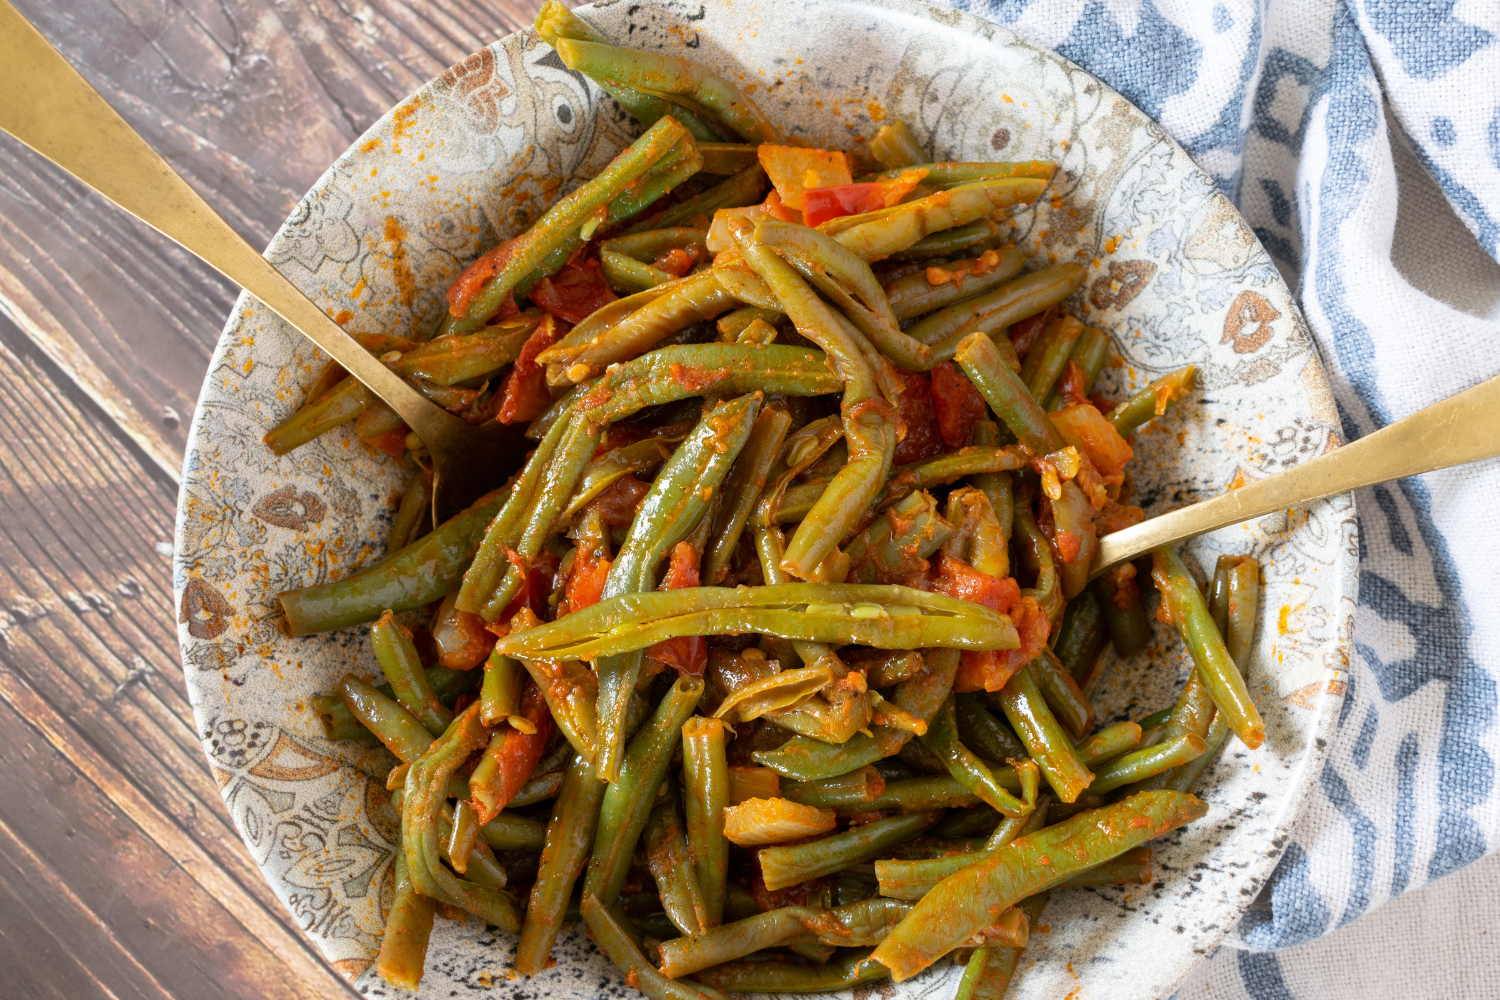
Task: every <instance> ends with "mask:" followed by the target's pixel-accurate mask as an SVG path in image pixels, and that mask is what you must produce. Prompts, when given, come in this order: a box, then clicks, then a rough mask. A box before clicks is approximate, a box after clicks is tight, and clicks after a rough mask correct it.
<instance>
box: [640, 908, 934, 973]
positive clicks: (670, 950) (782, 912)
mask: <svg viewBox="0 0 1500 1000" xmlns="http://www.w3.org/2000/svg"><path fill="white" fill-rule="evenodd" d="M910 910H911V906H910V905H909V904H907V903H903V902H899V901H897V900H894V899H882V898H880V897H878V896H877V897H873V898H870V899H864V900H860V901H859V902H857V903H850V904H849V905H847V906H837V907H832V908H829V907H821V906H783V907H779V908H777V909H774V910H768V911H766V912H765V913H759V914H756V915H755V916H753V917H747V918H745V919H744V920H736V921H735V922H734V923H731V924H725V925H724V926H722V927H715V928H713V929H711V930H707V931H704V932H703V933H702V934H699V935H697V936H695V937H680V938H677V939H675V940H672V941H663V942H662V943H661V971H662V973H663V974H664V975H667V976H671V977H672V978H673V979H676V978H677V977H679V976H690V975H693V974H694V973H696V972H700V971H702V970H703V969H707V968H709V967H710V966H714V965H721V964H723V963H724V962H729V961H733V960H734V959H737V958H743V957H745V956H746V955H749V954H752V953H753V952H757V951H763V950H764V949H766V948H774V947H776V946H778V945H781V944H785V943H786V942H788V941H790V940H791V939H793V938H796V937H799V936H802V935H810V936H812V937H814V938H816V939H817V940H818V941H820V942H822V943H823V944H825V945H833V946H835V947H857V946H867V945H874V944H879V943H880V942H881V941H883V940H884V939H885V936H886V934H888V933H890V930H891V928H892V927H894V926H896V924H897V923H898V922H900V920H901V918H902V917H904V916H906V914H907V913H908V912H910Z"/></svg>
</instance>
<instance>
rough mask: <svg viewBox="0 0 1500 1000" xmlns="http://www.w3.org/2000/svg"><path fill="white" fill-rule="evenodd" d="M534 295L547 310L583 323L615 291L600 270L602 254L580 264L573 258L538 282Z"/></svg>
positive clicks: (532, 298)
mask: <svg viewBox="0 0 1500 1000" xmlns="http://www.w3.org/2000/svg"><path fill="white" fill-rule="evenodd" d="M530 298H531V301H532V302H534V303H535V304H536V305H537V306H538V307H539V308H540V309H541V310H542V311H543V312H545V313H550V314H551V315H553V316H556V317H557V318H558V319H560V320H563V321H564V322H567V323H582V322H583V321H584V320H586V319H588V317H589V314H590V313H592V312H593V311H594V310H595V309H598V308H599V307H600V306H603V305H607V304H609V303H611V302H613V301H614V300H615V293H614V291H613V290H611V289H610V287H609V283H608V282H606V281H605V280H604V274H603V273H602V272H601V271H600V270H599V260H598V258H596V257H590V258H588V259H587V260H585V261H583V262H582V263H581V264H578V265H574V264H573V263H572V262H571V261H569V262H568V264H566V265H564V267H563V269H562V270H561V271H559V272H558V273H557V274H555V275H553V276H552V277H550V278H543V279H542V280H541V281H539V282H537V284H536V287H535V288H533V289H532V290H531V295H530Z"/></svg>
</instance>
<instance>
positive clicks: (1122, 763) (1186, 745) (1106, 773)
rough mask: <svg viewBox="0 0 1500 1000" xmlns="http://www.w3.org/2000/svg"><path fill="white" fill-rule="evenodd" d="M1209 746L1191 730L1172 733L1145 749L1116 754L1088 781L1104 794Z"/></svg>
mask: <svg viewBox="0 0 1500 1000" xmlns="http://www.w3.org/2000/svg"><path fill="white" fill-rule="evenodd" d="M1206 749H1208V744H1207V743H1205V742H1204V741H1203V737H1201V736H1198V735H1195V734H1193V733H1188V734H1186V735H1183V736H1172V737H1169V738H1167V739H1165V740H1163V741H1162V742H1161V743H1158V744H1156V745H1155V746H1150V747H1146V748H1145V749H1143V750H1132V751H1131V752H1130V753H1127V754H1125V755H1124V756H1123V757H1116V758H1115V759H1114V760H1112V761H1110V762H1109V763H1108V764H1105V765H1103V766H1101V767H1100V768H1099V769H1098V770H1096V771H1095V772H1094V780H1093V781H1092V782H1090V783H1089V789H1088V790H1089V794H1091V795H1104V794H1107V793H1109V792H1112V791H1114V790H1115V789H1116V788H1120V787H1123V786H1125V785H1129V784H1132V783H1134V782H1137V781H1144V780H1145V779H1147V778H1151V777H1154V776H1157V775H1160V774H1162V773H1163V772H1165V771H1168V770H1170V769H1172V768H1174V767H1176V766H1177V765H1179V764H1185V763H1187V762H1188V761H1190V760H1192V759H1193V758H1194V757H1197V756H1198V755H1199V754H1201V753H1203V752H1204V751H1205V750H1206Z"/></svg>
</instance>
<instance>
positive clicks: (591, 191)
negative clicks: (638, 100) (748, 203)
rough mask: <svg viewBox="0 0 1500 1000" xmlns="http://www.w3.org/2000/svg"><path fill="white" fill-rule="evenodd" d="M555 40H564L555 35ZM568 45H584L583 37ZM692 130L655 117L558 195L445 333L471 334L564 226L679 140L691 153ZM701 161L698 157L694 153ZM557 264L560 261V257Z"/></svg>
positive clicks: (618, 190)
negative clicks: (594, 171)
mask: <svg viewBox="0 0 1500 1000" xmlns="http://www.w3.org/2000/svg"><path fill="white" fill-rule="evenodd" d="M559 44H562V45H566V44H569V42H568V41H567V40H565V39H560V40H559ZM572 44H579V45H587V44H590V43H587V42H577V43H572ZM692 142H693V138H692V135H691V134H690V133H689V132H688V131H687V129H685V128H683V126H682V125H681V124H680V123H679V122H678V121H677V119H675V118H672V117H670V116H668V117H664V118H661V119H660V120H658V121H657V122H655V123H654V124H653V125H652V126H651V127H650V128H648V129H647V130H646V131H645V133H644V134H643V135H642V136H641V137H640V138H639V139H637V140H636V141H635V142H634V143H632V144H631V145H630V147H629V148H628V149H626V150H625V151H624V152H623V153H621V154H620V155H619V156H617V157H615V159H614V160H613V161H612V162H611V163H610V164H609V166H607V167H605V168H604V169H603V170H602V171H600V172H599V174H598V175H597V176H595V177H594V178H593V179H592V180H590V181H588V182H586V183H585V184H583V185H581V186H580V187H579V188H578V189H577V190H575V191H573V192H572V193H571V194H569V195H567V196H565V197H563V198H561V199H560V200H558V201H557V202H556V203H555V204H554V205H553V206H552V207H551V208H549V209H548V210H547V211H546V212H545V213H543V215H542V217H541V218H540V219H538V220H537V221H536V222H535V223H534V224H533V225H532V226H531V228H530V229H528V230H526V232H524V233H522V234H521V235H520V236H518V237H516V238H515V239H514V240H512V241H511V242H510V244H509V247H508V249H507V253H506V255H505V258H504V262H503V263H502V264H500V266H499V267H498V269H497V270H495V272H494V273H493V274H492V275H491V276H490V277H489V278H487V279H485V280H484V282H483V284H482V285H481V287H480V289H479V290H478V291H477V292H476V293H475V294H474V295H473V298H472V300H471V301H469V302H468V303H466V304H465V307H464V309H463V310H462V312H461V313H453V312H452V311H451V308H450V314H451V315H452V316H453V317H454V322H452V323H451V324H445V326H446V329H445V330H444V331H443V332H444V333H445V334H446V333H454V334H464V333H472V332H473V331H475V330H477V329H479V328H480V327H482V326H483V325H484V324H485V323H486V322H487V321H488V320H489V319H490V317H492V316H493V315H494V314H495V313H496V311H498V310H499V308H500V304H501V303H502V302H504V301H505V297H506V296H507V295H509V294H510V293H511V292H512V291H513V290H514V289H515V288H516V287H517V286H518V285H519V284H520V283H521V281H522V280H523V279H524V278H526V277H527V276H529V275H530V274H531V273H532V272H533V271H534V270H536V269H537V268H539V267H541V266H542V264H543V261H544V260H545V259H546V258H547V257H548V255H549V254H553V253H554V252H555V251H556V250H558V249H559V247H560V246H561V245H562V244H563V242H564V240H566V239H567V237H568V236H569V233H570V230H575V229H576V228H577V227H578V226H581V225H582V224H583V223H584V222H585V221H587V219H588V218H589V216H590V215H592V214H593V213H595V212H597V211H599V210H600V209H603V208H605V207H606V206H608V204H609V203H610V201H611V200H612V199H614V198H616V197H617V196H619V195H621V194H623V193H625V192H626V190H627V188H629V186H630V185H631V184H634V183H635V182H637V181H638V180H640V179H641V177H642V176H643V175H644V174H645V173H646V171H647V170H649V169H650V168H651V167H652V165H654V164H655V163H656V162H657V161H658V160H661V159H662V158H663V157H664V156H666V155H667V154H668V153H669V152H671V151H672V150H674V149H675V148H677V147H678V146H679V144H683V143H685V144H686V145H687V148H688V150H689V151H690V153H691V156H692V157H697V149H696V148H695V147H694V146H693V145H692ZM697 162H698V163H700V164H701V162H702V159H701V157H697ZM557 265H558V266H559V267H561V266H562V261H558V262H557Z"/></svg>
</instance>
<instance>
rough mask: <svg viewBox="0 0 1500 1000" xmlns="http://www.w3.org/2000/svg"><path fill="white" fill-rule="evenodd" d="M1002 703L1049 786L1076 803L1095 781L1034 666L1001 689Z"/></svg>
mask: <svg viewBox="0 0 1500 1000" xmlns="http://www.w3.org/2000/svg"><path fill="white" fill-rule="evenodd" d="M1000 703H1001V705H1002V706H1003V708H1004V710H1005V717H1006V719H1007V720H1008V721H1009V722H1010V727H1011V729H1013V730H1015V733H1016V735H1017V736H1019V737H1020V738H1021V742H1022V743H1024V744H1026V749H1027V750H1028V751H1029V752H1030V754H1031V757H1032V759H1033V760H1035V761H1036V763H1037V766H1038V767H1040V768H1041V770H1042V776H1043V777H1045V778H1046V779H1047V784H1048V785H1050V786H1051V787H1052V790H1053V791H1054V792H1055V793H1057V797H1058V798H1059V799H1060V800H1062V801H1063V802H1073V801H1075V800H1076V799H1077V798H1078V796H1079V795H1082V794H1083V791H1084V789H1086V788H1087V787H1088V785H1089V782H1090V781H1092V780H1093V778H1094V776H1093V774H1091V773H1090V772H1089V769H1088V767H1087V765H1085V764H1084V763H1083V761H1082V760H1081V759H1080V758H1079V756H1078V753H1077V751H1076V750H1074V749H1073V741H1072V740H1070V739H1069V738H1068V735H1067V733H1066V732H1064V731H1063V728H1062V726H1061V725H1060V724H1059V723H1058V721H1057V718H1056V717H1055V716H1054V715H1053V714H1052V710H1051V708H1049V707H1048V705H1047V701H1046V699H1045V698H1044V697H1043V696H1042V692H1041V689H1040V688H1039V687H1037V683H1036V676H1035V674H1034V673H1033V670H1032V665H1031V664H1027V665H1026V666H1024V667H1022V668H1021V669H1020V670H1019V671H1017V672H1016V675H1015V676H1014V677H1012V678H1011V679H1010V680H1009V681H1007V682H1006V684H1005V687H1004V688H1002V689H1001V690H1000Z"/></svg>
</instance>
